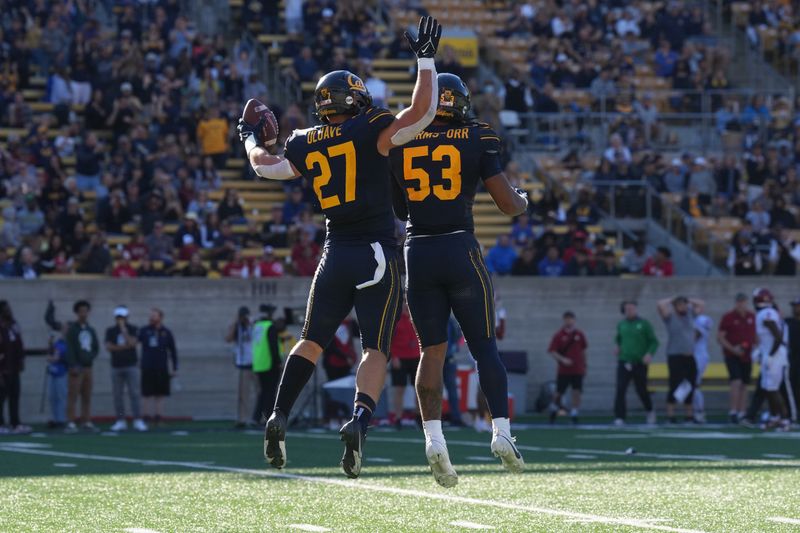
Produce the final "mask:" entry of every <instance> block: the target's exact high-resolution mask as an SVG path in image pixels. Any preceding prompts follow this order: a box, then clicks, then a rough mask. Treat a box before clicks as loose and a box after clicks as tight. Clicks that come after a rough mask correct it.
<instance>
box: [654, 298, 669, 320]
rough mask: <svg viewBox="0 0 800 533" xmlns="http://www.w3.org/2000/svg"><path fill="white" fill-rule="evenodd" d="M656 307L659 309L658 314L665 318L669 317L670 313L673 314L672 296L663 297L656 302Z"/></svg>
mask: <svg viewBox="0 0 800 533" xmlns="http://www.w3.org/2000/svg"><path fill="white" fill-rule="evenodd" d="M656 308H657V309H658V314H659V315H661V318H663V319H664V320H666V319H668V318H669V315H671V314H672V298H663V299H661V300H659V301H658V303H657V304H656Z"/></svg>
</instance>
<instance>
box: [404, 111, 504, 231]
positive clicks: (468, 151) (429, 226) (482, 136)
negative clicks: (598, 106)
mask: <svg viewBox="0 0 800 533" xmlns="http://www.w3.org/2000/svg"><path fill="white" fill-rule="evenodd" d="M389 159H390V161H391V168H392V176H393V179H394V180H395V187H394V190H395V191H396V194H402V196H403V197H404V199H405V204H406V205H405V207H406V211H407V214H408V225H407V231H408V234H409V235H411V236H414V235H441V234H444V233H452V232H454V231H469V232H472V231H474V229H475V224H474V222H473V219H472V204H473V202H474V200H475V191H476V189H477V188H478V183H479V182H480V181H484V180H486V179H488V178H491V177H492V176H495V175H497V174H499V173H500V172H502V165H501V163H500V138H499V137H498V136H497V133H495V132H494V130H492V129H491V128H490V127H489V125H488V124H484V123H482V122H468V123H462V124H447V125H440V126H437V125H433V124H431V125H430V126H428V127H427V128H426V129H425V131H423V132H422V133H420V134H419V135H417V137H416V138H415V139H414V140H412V141H411V142H409V143H407V144H405V145H403V146H399V147H397V148H393V149H392V150H391V152H389Z"/></svg>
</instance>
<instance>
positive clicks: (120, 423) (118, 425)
mask: <svg viewBox="0 0 800 533" xmlns="http://www.w3.org/2000/svg"><path fill="white" fill-rule="evenodd" d="M127 430H128V422H126V421H125V419H124V418H120V419H119V420H117V421H116V422H114V425H113V426H111V431H127Z"/></svg>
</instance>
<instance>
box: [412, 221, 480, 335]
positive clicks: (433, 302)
mask: <svg viewBox="0 0 800 533" xmlns="http://www.w3.org/2000/svg"><path fill="white" fill-rule="evenodd" d="M405 254H406V255H405V259H406V274H407V277H406V286H407V292H406V297H407V298H408V307H409V310H410V311H411V318H412V320H413V321H414V327H416V329H417V335H418V336H419V340H420V344H421V345H422V347H423V348H424V347H426V346H433V345H435V344H441V343H443V342H447V321H448V320H449V319H450V312H451V310H452V312H453V314H454V315H455V317H456V320H458V323H459V325H460V326H461V330H462V331H463V332H464V336H465V338H466V340H467V342H470V341H472V340H480V339H491V338H494V290H493V288H492V280H491V277H490V276H489V272H488V271H487V270H486V265H485V264H484V262H483V255H482V254H481V249H480V246H479V245H478V241H476V240H475V236H474V235H473V234H472V233H466V232H464V233H455V234H451V235H436V236H430V237H411V238H409V239H408V240H406V247H405Z"/></svg>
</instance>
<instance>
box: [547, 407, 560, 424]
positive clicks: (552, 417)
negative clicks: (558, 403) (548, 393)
mask: <svg viewBox="0 0 800 533" xmlns="http://www.w3.org/2000/svg"><path fill="white" fill-rule="evenodd" d="M557 416H558V411H557V410H555V409H553V410H552V411H550V416H549V417H548V419H547V420H548V421H549V422H550V423H551V424H555V423H556V417H557Z"/></svg>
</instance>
